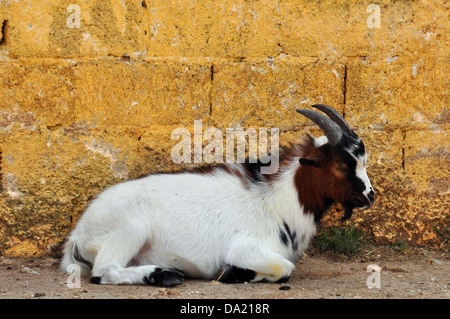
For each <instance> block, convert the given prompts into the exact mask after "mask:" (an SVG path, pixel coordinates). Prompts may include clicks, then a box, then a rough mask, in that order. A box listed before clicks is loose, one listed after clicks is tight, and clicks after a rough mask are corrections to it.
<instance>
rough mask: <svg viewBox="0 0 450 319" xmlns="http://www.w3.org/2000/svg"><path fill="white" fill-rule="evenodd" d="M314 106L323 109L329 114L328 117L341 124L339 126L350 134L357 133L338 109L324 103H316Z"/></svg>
mask: <svg viewBox="0 0 450 319" xmlns="http://www.w3.org/2000/svg"><path fill="white" fill-rule="evenodd" d="M312 107H315V108H316V109H318V110H321V111H322V112H323V113H325V114H326V115H328V117H329V118H330V119H332V120H333V121H334V123H336V124H337V125H339V127H340V128H341V129H342V130H343V131H344V132H345V133H347V134H348V135H350V136H354V135H355V133H354V132H353V130H352V129H351V127H350V126H349V125H348V123H347V121H346V120H345V119H344V118H343V117H342V115H341V114H339V112H338V111H336V110H335V109H333V108H332V107H330V106H328V105H324V104H314V105H313V106H312Z"/></svg>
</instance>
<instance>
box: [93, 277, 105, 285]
mask: <svg viewBox="0 0 450 319" xmlns="http://www.w3.org/2000/svg"><path fill="white" fill-rule="evenodd" d="M101 281H102V277H100V276H92V277H91V284H97V285H100V284H101Z"/></svg>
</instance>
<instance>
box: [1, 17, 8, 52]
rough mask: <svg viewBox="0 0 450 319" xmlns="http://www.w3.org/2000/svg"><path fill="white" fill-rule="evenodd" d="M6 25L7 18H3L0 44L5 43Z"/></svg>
mask: <svg viewBox="0 0 450 319" xmlns="http://www.w3.org/2000/svg"><path fill="white" fill-rule="evenodd" d="M7 27H8V20H3V22H2V23H1V29H0V46H2V45H4V44H6V30H7Z"/></svg>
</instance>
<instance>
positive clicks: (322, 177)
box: [280, 136, 358, 221]
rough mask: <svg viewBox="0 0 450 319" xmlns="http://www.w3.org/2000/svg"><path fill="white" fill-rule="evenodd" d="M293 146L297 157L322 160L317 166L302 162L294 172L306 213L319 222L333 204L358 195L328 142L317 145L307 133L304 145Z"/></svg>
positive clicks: (299, 195)
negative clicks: (302, 164) (303, 164)
mask: <svg viewBox="0 0 450 319" xmlns="http://www.w3.org/2000/svg"><path fill="white" fill-rule="evenodd" d="M292 149H293V150H297V154H296V156H297V157H299V156H300V157H308V158H314V159H318V158H319V159H320V164H319V166H318V167H314V166H301V165H300V164H299V165H300V166H299V168H298V169H297V171H296V173H295V175H294V185H295V187H296V189H297V191H298V200H299V202H300V203H301V205H303V207H304V212H305V214H313V215H314V218H315V220H316V221H318V220H320V218H321V217H322V215H323V214H324V213H325V211H326V210H327V209H328V208H329V207H330V205H331V204H332V203H334V202H340V203H342V204H344V203H347V202H349V201H351V200H352V198H353V197H355V196H358V195H357V194H355V193H354V192H353V190H352V186H351V185H350V182H349V181H348V180H347V179H346V173H345V172H344V171H342V169H344V168H343V167H344V166H345V164H344V163H341V162H340V161H339V159H338V156H337V154H336V153H335V152H334V150H333V148H332V147H331V146H330V145H329V144H325V145H322V146H320V147H316V146H315V145H314V140H313V139H312V138H311V137H309V136H308V137H306V138H305V139H304V142H303V143H302V144H297V145H295V146H293V148H292ZM290 157H292V155H290ZM280 166H281V165H280ZM338 168H339V169H341V170H338Z"/></svg>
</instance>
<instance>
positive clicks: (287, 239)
mask: <svg viewBox="0 0 450 319" xmlns="http://www.w3.org/2000/svg"><path fill="white" fill-rule="evenodd" d="M283 228H284V229H282V228H281V227H280V232H279V234H278V235H279V237H280V240H281V242H282V243H283V244H284V245H286V246H288V244H289V243H290V246H291V249H292V250H293V251H297V249H298V243H297V233H296V232H295V230H294V231H292V232H291V229H290V228H289V226H288V224H286V222H285V221H283Z"/></svg>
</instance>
